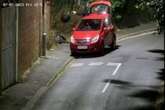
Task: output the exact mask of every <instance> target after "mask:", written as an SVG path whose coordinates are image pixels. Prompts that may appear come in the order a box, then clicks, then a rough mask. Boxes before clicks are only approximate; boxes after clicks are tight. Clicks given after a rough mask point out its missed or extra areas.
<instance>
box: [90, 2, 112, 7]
mask: <svg viewBox="0 0 165 110" xmlns="http://www.w3.org/2000/svg"><path fill="white" fill-rule="evenodd" d="M99 4H104V5H108V6H111V5H112V3H111V2H110V1H109V0H97V1H95V2H92V3H91V4H90V5H89V6H90V7H92V6H95V5H99Z"/></svg>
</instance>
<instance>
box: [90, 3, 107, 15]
mask: <svg viewBox="0 0 165 110" xmlns="http://www.w3.org/2000/svg"><path fill="white" fill-rule="evenodd" d="M91 13H108V6H107V5H95V6H93V7H91Z"/></svg>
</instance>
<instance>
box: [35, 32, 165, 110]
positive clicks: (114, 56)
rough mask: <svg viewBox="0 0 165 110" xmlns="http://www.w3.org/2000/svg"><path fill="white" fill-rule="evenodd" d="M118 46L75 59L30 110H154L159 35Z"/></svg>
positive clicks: (161, 42) (160, 50)
mask: <svg viewBox="0 0 165 110" xmlns="http://www.w3.org/2000/svg"><path fill="white" fill-rule="evenodd" d="M118 45H119V47H118V49H116V50H114V51H107V53H106V54H105V56H101V57H98V56H93V55H80V56H78V57H76V58H75V59H74V60H73V61H72V62H71V64H69V66H68V67H67V69H66V70H65V71H64V75H63V76H62V77H61V78H60V79H59V80H58V81H57V82H56V83H55V84H54V85H53V86H52V87H51V88H50V89H49V91H48V92H47V93H46V94H45V95H44V96H43V97H42V98H41V99H40V100H39V101H38V102H37V104H36V105H35V107H34V108H33V110H154V107H155V104H154V103H155V101H156V99H157V95H158V88H159V86H160V83H161V81H162V80H161V78H160V73H161V72H162V69H163V68H164V62H163V59H164V58H163V48H164V37H163V35H157V34H152V35H145V36H141V37H139V38H133V39H127V40H124V41H121V42H119V43H118Z"/></svg>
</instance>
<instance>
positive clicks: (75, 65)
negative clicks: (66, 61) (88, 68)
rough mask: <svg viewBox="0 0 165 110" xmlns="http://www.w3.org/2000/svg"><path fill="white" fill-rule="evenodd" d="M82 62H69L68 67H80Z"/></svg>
mask: <svg viewBox="0 0 165 110" xmlns="http://www.w3.org/2000/svg"><path fill="white" fill-rule="evenodd" d="M83 65H84V64H83V63H73V64H71V66H70V67H80V66H83Z"/></svg>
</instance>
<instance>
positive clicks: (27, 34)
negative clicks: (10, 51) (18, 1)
mask: <svg viewBox="0 0 165 110" xmlns="http://www.w3.org/2000/svg"><path fill="white" fill-rule="evenodd" d="M23 2H24V3H31V4H35V3H42V0H24V1H23ZM41 13H42V7H41V6H24V7H20V9H19V50H18V52H19V53H18V70H19V74H21V75H23V73H24V72H25V71H26V70H27V69H28V68H30V67H31V66H32V64H33V63H34V62H35V61H36V60H37V59H38V57H39V52H40V36H41V31H42V28H41V26H42V25H41V21H42V15H41Z"/></svg>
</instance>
